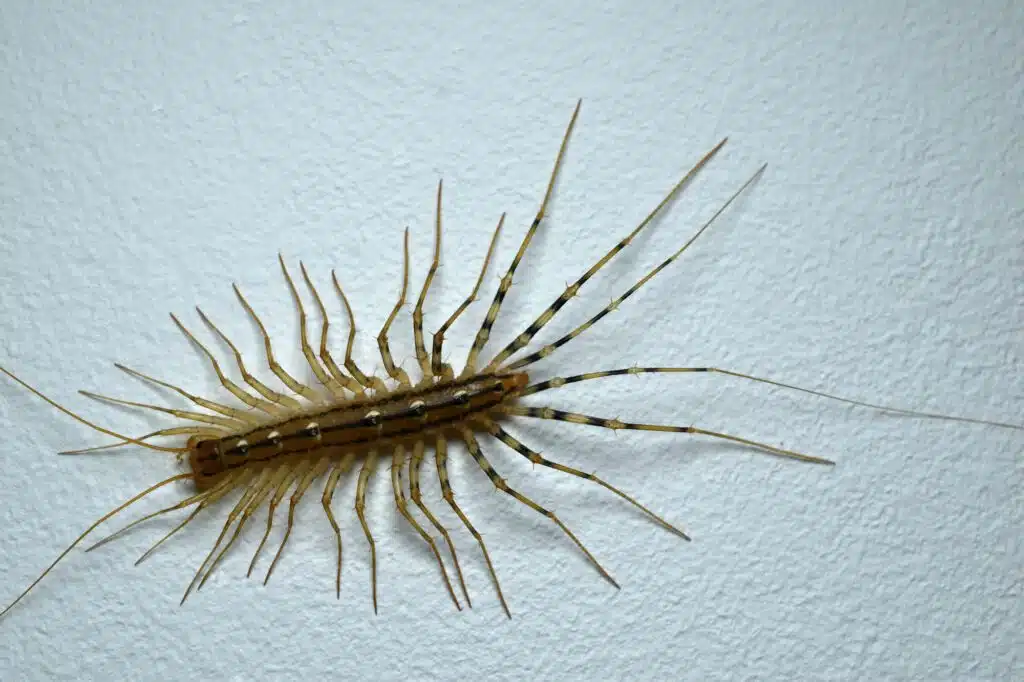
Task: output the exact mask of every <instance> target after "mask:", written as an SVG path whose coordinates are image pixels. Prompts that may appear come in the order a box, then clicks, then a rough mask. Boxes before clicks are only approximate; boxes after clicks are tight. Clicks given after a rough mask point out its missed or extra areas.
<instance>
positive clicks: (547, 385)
mask: <svg viewBox="0 0 1024 682" xmlns="http://www.w3.org/2000/svg"><path fill="white" fill-rule="evenodd" d="M694 372H711V373H714V374H724V375H726V376H731V377H738V378H740V379H747V380H749V381H756V382H758V383H760V384H768V385H770V386H776V387H778V388H785V389H788V390H790V391H799V392H801V393H807V394H809V395H813V396H818V397H819V398H828V399H829V400H836V401H838V402H841V403H846V404H847V405H856V406H857V407H867V408H869V409H872V410H882V411H884V412H892V413H895V414H905V415H908V416H911V417H923V418H926V419H944V420H948V421H956V422H966V423H969V424H985V425H987V426H1001V427H1003V428H1009V429H1018V430H1024V426H1018V425H1016V424H1008V423H1005V422H994V421H988V420H986V419H974V418H971V417H954V416H951V415H946V414H937V413H934V412H918V411H917V410H908V409H906V408H902V407H892V406H890V405H879V404H876V403H868V402H864V401H862V400H852V399H850V398H843V397H840V396H837V395H833V394H831V393H825V392H824V391H815V390H813V389H810V388H801V387H800V386H794V385H792V384H784V383H782V382H781V381H775V380H773V379H764V378H762V377H755V376H753V375H750V374H743V373H742V372H733V371H732V370H728V369H720V368H718V367H625V368H622V369H611V370H605V371H603V372H587V373H585V374H576V375H574V376H570V377H554V378H553V379H548V380H547V381H541V382H539V383H536V384H533V385H532V386H527V387H526V388H524V389H523V390H522V391H520V392H519V395H520V396H527V395H532V394H534V393H539V392H541V391H547V390H549V389H552V388H560V387H562V386H565V385H567V384H575V383H577V382H579V381H590V380H592V379H603V378H605V377H614V376H621V375H623V374H682V373H694Z"/></svg>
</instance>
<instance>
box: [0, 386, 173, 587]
mask: <svg viewBox="0 0 1024 682" xmlns="http://www.w3.org/2000/svg"><path fill="white" fill-rule="evenodd" d="M0 372H2V373H3V374H6V375H7V376H8V377H10V378H11V379H13V380H14V381H15V382H17V383H18V384H20V385H21V387H22V388H24V389H25V390H27V391H28V392H29V393H31V394H32V395H34V396H36V397H37V398H39V399H40V400H42V401H43V402H45V403H47V404H48V405H50V406H51V407H53V408H54V409H56V410H58V411H60V412H63V413H64V414H66V415H67V416H69V417H71V418H72V419H74V420H75V421H76V422H78V423H79V424H82V425H84V426H88V427H89V428H90V429H92V430H93V431H98V432H99V433H102V434H103V435H105V436H111V437H112V438H117V439H118V440H123V441H125V442H126V443H131V444H132V445H139V446H141V447H144V448H148V449H150V450H157V451H159V452H173V453H175V454H177V455H181V454H182V453H184V452H188V448H168V447H164V446H162V445H153V444H152V443H144V442H143V441H141V440H139V439H137V438H131V437H129V436H125V435H123V434H120V433H118V432H117V431H111V430H110V429H105V428H103V427H102V426H99V425H98V424H94V423H93V422H91V421H89V420H88V419H86V418H85V417H83V416H81V415H80V414H76V413H75V412H72V411H71V410H69V409H68V408H66V407H64V406H63V405H61V404H60V403H58V402H57V401H56V400H54V399H53V398H50V397H48V396H47V395H46V394H44V393H43V392H42V391H40V390H39V389H37V388H35V387H34V386H32V385H31V384H29V383H28V382H26V381H24V380H22V379H20V378H18V377H17V376H16V375H15V374H13V373H12V372H10V371H8V370H6V369H4V368H3V367H0ZM188 475H189V476H190V477H191V474H188ZM19 599H20V597H19Z"/></svg>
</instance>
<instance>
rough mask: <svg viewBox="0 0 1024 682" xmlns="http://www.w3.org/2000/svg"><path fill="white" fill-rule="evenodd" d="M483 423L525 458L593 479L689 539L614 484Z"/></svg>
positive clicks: (587, 479)
mask: <svg viewBox="0 0 1024 682" xmlns="http://www.w3.org/2000/svg"><path fill="white" fill-rule="evenodd" d="M485 424H486V426H487V429H488V430H489V431H490V432H491V434H492V435H493V436H494V437H495V438H497V439H498V440H500V441H501V442H502V443H504V444H505V445H507V446H509V447H510V448H512V449H513V450H515V451H516V452H518V453H519V454H520V455H522V456H523V457H525V458H526V459H528V460H530V461H531V462H533V463H534V464H540V465H541V466H546V467H548V468H550V469H554V470H556V471H562V472H565V473H567V474H572V475H573V476H576V477H578V478H582V479H584V480H586V481H593V482H594V483H597V484H598V485H599V486H601V487H603V488H606V489H608V490H610V491H611V492H613V493H615V494H616V495H618V496H619V497H621V498H622V499H624V500H625V501H626V502H629V503H630V504H631V505H633V506H634V507H636V508H637V509H639V510H640V511H642V512H643V513H644V514H647V516H649V517H650V518H652V519H653V520H654V521H655V522H657V523H658V525H660V526H661V527H663V528H665V529H666V530H669V531H671V532H672V533H675V534H676V535H678V536H679V537H681V538H682V539H684V540H689V539H690V536H689V535H687V534H686V533H684V532H683V531H681V530H680V529H678V528H676V527H675V526H673V525H672V524H671V523H669V522H668V521H666V520H665V519H663V518H661V517H660V516H658V515H657V514H655V513H654V512H652V511H651V510H650V509H648V508H647V507H645V506H644V505H642V504H640V503H639V502H637V501H636V500H635V499H633V498H632V497H630V496H629V495H627V494H626V493H624V492H622V491H621V490H619V489H618V488H616V487H615V486H613V485H611V484H610V483H607V482H605V481H603V480H601V479H600V478H598V477H597V476H595V475H594V474H588V473H586V472H585V471H580V470H579V469H574V468H572V467H567V466H565V465H562V464H559V463H558V462H552V461H551V460H549V459H545V458H544V457H543V456H541V454H540V453H539V452H537V451H536V450H532V449H530V448H529V447H527V446H526V445H524V444H523V443H521V442H520V441H519V440H517V439H515V438H513V437H512V435H511V434H510V433H509V432H508V431H506V430H505V429H503V428H501V426H499V425H498V424H497V423H496V422H494V421H491V420H487V422H485Z"/></svg>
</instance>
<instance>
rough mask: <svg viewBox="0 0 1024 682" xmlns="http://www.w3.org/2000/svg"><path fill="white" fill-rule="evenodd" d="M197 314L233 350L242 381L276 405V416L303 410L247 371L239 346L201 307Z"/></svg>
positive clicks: (294, 401) (296, 403)
mask: <svg viewBox="0 0 1024 682" xmlns="http://www.w3.org/2000/svg"><path fill="white" fill-rule="evenodd" d="M196 312H197V313H199V317H200V318H201V319H202V320H203V323H204V324H205V325H206V326H207V327H209V328H210V331H212V332H213V333H214V334H216V335H217V336H218V337H220V340H221V341H223V342H224V344H225V345H226V346H227V347H228V348H229V349H230V350H231V353H232V354H233V355H234V356H235V364H236V365H238V372H239V374H241V375H242V381H244V382H245V383H246V384H248V385H249V386H250V387H251V388H252V389H253V390H254V391H256V392H257V393H259V394H260V395H261V396H263V397H264V398H266V399H267V400H268V401H269V402H270V403H272V404H273V405H274V407H275V408H277V411H276V412H274V414H276V415H280V414H281V413H282V412H283V411H284V410H301V409H302V403H300V402H299V401H298V400H296V399H295V398H292V397H291V396H287V395H285V394H284V393H280V392H278V391H275V390H274V389H272V388H270V387H269V386H267V385H266V384H264V383H263V382H262V381H260V380H259V379H257V378H256V377H254V376H253V375H252V374H250V373H249V370H248V369H246V366H245V361H244V360H243V359H242V352H241V351H240V350H238V346H236V345H235V344H234V343H233V342H232V341H231V339H230V338H228V335H227V334H225V333H224V332H222V331H221V330H220V327H218V326H217V325H215V324H214V323H213V321H212V320H210V318H209V317H207V316H206V313H204V312H203V311H202V310H201V309H200V308H199V306H196Z"/></svg>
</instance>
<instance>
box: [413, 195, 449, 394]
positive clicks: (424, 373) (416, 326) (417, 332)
mask: <svg viewBox="0 0 1024 682" xmlns="http://www.w3.org/2000/svg"><path fill="white" fill-rule="evenodd" d="M443 187H444V182H443V181H441V180H439V181H438V183H437V209H436V212H435V214H436V219H435V221H434V258H433V260H432V261H431V262H430V269H429V270H428V271H427V278H426V279H425V280H424V281H423V288H422V289H421V290H420V297H419V299H418V300H417V301H416V308H415V309H414V310H413V313H412V335H413V342H414V344H415V347H416V361H417V362H419V365H420V385H421V386H427V385H430V384H431V383H433V380H434V374H433V372H432V371H431V369H430V355H429V354H428V353H427V346H426V344H425V343H424V341H423V304H424V303H426V300H427V292H428V291H429V290H430V285H431V284H432V283H433V281H434V276H435V275H436V274H437V268H438V267H439V266H440V264H441V190H442V188H443Z"/></svg>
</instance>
